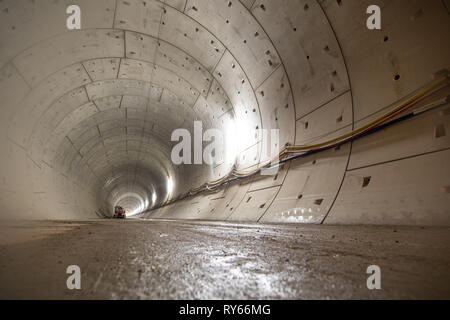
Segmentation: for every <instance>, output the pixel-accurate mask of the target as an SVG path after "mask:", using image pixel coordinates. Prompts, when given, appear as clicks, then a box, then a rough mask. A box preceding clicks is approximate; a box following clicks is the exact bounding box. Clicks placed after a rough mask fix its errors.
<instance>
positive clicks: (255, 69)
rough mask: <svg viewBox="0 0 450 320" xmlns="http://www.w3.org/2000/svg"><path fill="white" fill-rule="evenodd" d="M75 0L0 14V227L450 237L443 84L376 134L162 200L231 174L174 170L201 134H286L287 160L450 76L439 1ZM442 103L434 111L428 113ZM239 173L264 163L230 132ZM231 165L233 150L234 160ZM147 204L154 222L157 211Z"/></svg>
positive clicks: (256, 139)
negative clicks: (272, 226) (105, 219)
mask: <svg viewBox="0 0 450 320" xmlns="http://www.w3.org/2000/svg"><path fill="white" fill-rule="evenodd" d="M372 2H373V1H351V0H348V1H345V0H344V1H332V0H329V1H327V0H321V1H312V0H309V1H304V0H296V1H293V0H276V1H275V0H246V1H244V0H242V1H237V0H233V1H228V0H227V1H226V0H166V1H155V0H144V1H142V0H140V1H136V0H117V1H115V0H97V1H89V0H83V1H82V0H79V1H73V3H71V4H77V5H79V7H80V8H81V17H82V18H81V30H68V29H67V28H66V19H67V17H68V15H67V14H66V7H67V5H68V4H67V3H66V2H65V1H50V0H49V1H46V0H40V1H28V0H10V1H2V2H0V66H1V69H0V98H1V108H0V145H1V147H2V151H3V152H2V156H1V157H0V161H1V163H0V167H1V174H0V190H1V191H0V201H1V205H2V208H3V210H2V213H1V214H2V215H3V216H2V218H10V217H11V216H12V217H14V218H22V219H24V218H25V219H30V218H33V219H84V218H94V217H97V216H109V215H111V214H112V207H113V206H114V205H115V204H120V205H122V206H124V207H126V208H127V209H128V211H129V212H132V213H141V215H140V216H142V217H151V218H165V219H169V218H170V219H172V218H177V219H212V220H233V221H234V220H238V221H261V222H299V223H302V222H303V223H344V224H352V223H362V224H434V225H443V224H445V225H448V224H450V216H449V212H448V208H449V207H450V170H449V168H448V163H449V159H450V150H449V147H450V138H449V136H448V134H447V133H448V132H449V130H450V127H449V123H450V112H449V110H450V109H449V106H448V104H446V102H444V100H443V97H445V96H447V95H448V94H449V90H448V87H447V88H445V89H443V90H441V91H440V92H438V93H436V94H435V95H433V96H432V97H429V98H428V99H427V100H425V101H423V102H421V104H420V106H422V107H423V106H427V105H430V104H431V103H434V104H435V105H436V106H437V107H436V108H434V109H432V110H431V111H428V112H426V113H423V114H422V115H420V116H417V117H414V118H413V119H410V120H407V121H404V122H401V123H399V124H396V125H394V126H390V127H389V128H386V129H384V130H381V131H379V132H376V133H374V134H372V135H370V136H367V137H363V138H361V139H358V140H355V141H354V142H352V143H347V144H343V145H342V146H340V147H339V148H334V149H330V150H327V151H324V152H320V153H316V154H314V155H310V156H307V157H304V158H301V159H299V160H296V161H292V162H289V163H286V164H283V166H282V167H281V168H280V171H279V173H278V174H277V175H275V176H259V175H258V176H254V177H252V178H248V179H242V180H240V181H238V182H235V183H230V184H227V185H226V186H225V187H223V188H220V189H218V190H215V191H211V192H207V193H202V194H200V195H197V196H195V197H189V198H186V199H184V200H182V201H176V202H173V203H171V204H170V205H166V206H163V205H164V204H166V203H169V202H170V200H172V199H176V198H177V197H178V196H180V195H182V194H185V193H186V192H188V191H189V190H191V189H192V188H194V187H198V186H200V185H202V184H203V183H205V182H208V181H212V180H216V179H220V178H221V177H224V176H226V175H227V174H228V173H229V172H230V171H231V170H232V169H233V165H232V164H230V163H227V162H223V163H219V164H216V165H214V166H209V165H181V166H177V165H174V164H173V162H172V161H171V150H172V147H173V146H174V145H175V143H174V142H171V141H170V140H171V139H170V138H171V134H172V132H173V131H174V130H175V129H178V128H186V129H189V130H190V131H191V132H193V127H194V121H202V123H203V128H204V129H205V130H206V129H208V128H218V129H221V130H223V131H227V130H230V129H229V128H230V126H231V127H233V128H238V130H237V131H238V132H245V130H246V129H269V130H270V129H279V130H280V147H282V146H285V145H287V144H289V145H294V144H295V145H303V144H313V143H316V142H320V141H324V140H328V139H330V138H334V137H338V136H341V135H343V134H345V133H348V132H350V131H351V130H352V129H354V128H358V127H361V126H363V125H365V124H367V123H369V122H371V121H372V120H373V119H375V118H377V117H378V116H380V115H381V114H382V113H384V112H386V111H387V110H389V108H392V106H395V105H396V104H397V103H398V102H401V101H403V99H404V98H405V97H408V96H409V95H410V94H412V93H413V92H415V91H416V90H417V89H419V88H421V87H423V86H424V85H426V84H427V83H429V82H430V81H431V79H432V76H433V74H435V73H436V72H438V71H440V70H442V69H448V68H449V59H448V57H450V44H449V42H448V35H447V33H448V31H447V30H449V28H450V21H449V13H448V9H447V8H446V6H445V3H444V2H442V1H439V0H434V1H426V2H425V1H419V0H415V1H409V0H408V1H406V0H396V1H378V2H379V5H380V7H381V8H382V29H381V30H368V29H367V28H366V19H367V17H368V16H367V14H366V8H367V6H369V5H370V4H374V3H372ZM439 101H440V103H438V102H439ZM238 140H239V141H238V143H237V147H238V150H237V161H238V162H237V163H238V164H237V166H236V167H237V169H239V170H243V171H245V170H250V169H254V168H256V167H258V165H259V166H261V165H262V164H264V163H266V161H267V160H268V159H267V157H265V156H264V155H262V153H261V151H262V149H263V147H262V146H263V144H264V142H265V141H264V139H263V137H261V136H260V135H239V136H238ZM230 152H231V151H230ZM154 208H158V209H156V210H151V209H154Z"/></svg>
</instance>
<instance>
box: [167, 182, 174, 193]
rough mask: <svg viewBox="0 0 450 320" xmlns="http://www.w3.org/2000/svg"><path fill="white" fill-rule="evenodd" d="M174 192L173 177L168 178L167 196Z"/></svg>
mask: <svg viewBox="0 0 450 320" xmlns="http://www.w3.org/2000/svg"><path fill="white" fill-rule="evenodd" d="M172 192H173V180H172V178H171V177H169V178H168V179H167V196H168V197H170V196H171V195H172Z"/></svg>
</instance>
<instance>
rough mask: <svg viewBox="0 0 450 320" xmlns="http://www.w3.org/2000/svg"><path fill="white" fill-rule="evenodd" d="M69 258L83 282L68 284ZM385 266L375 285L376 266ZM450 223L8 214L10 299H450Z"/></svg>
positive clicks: (5, 272)
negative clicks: (371, 286)
mask: <svg viewBox="0 0 450 320" xmlns="http://www.w3.org/2000/svg"><path fill="white" fill-rule="evenodd" d="M69 265H77V266H79V267H80V269H81V290H69V289H67V286H66V280H67V278H68V277H69V276H70V275H69V274H67V273H66V268H67V267H68V266H69ZM370 265H378V266H379V267H380V269H381V287H382V288H381V290H368V289H367V285H366V281H367V278H368V277H369V274H367V273H366V271H367V267H368V266H370ZM449 286H450V229H449V228H428V227H426V228H421V227H368V226H365V227H361V226H308V225H258V224H238V223H218V222H201V221H191V222H187V221H162V220H132V219H128V220H124V221H122V220H95V221H94V220H93V221H73V222H71V221H65V222H62V221H41V222H21V223H17V222H16V223H3V224H2V225H1V226H0V298H1V299H17V298H18V299H30V298H31V299H436V298H438V299H442V298H446V299H449V298H450V287H449Z"/></svg>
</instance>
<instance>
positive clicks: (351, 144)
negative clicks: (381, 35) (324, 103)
mask: <svg viewBox="0 0 450 320" xmlns="http://www.w3.org/2000/svg"><path fill="white" fill-rule="evenodd" d="M317 5H318V6H319V8H320V9H321V10H322V12H323V15H324V17H325V19H327V21H328V25H329V26H330V29H331V31H332V32H333V35H334V38H335V39H336V43H337V45H338V47H339V51H340V52H341V57H342V61H343V63H344V66H345V71H346V73H347V81H348V87H349V92H350V98H351V101H352V131H353V130H354V129H355V102H354V98H353V90H352V82H351V80H350V74H349V72H348V66H347V61H346V59H345V56H344V51H343V50H342V45H341V42H340V41H339V39H338V37H337V34H336V30H334V27H333V25H332V23H331V20H330V18H329V17H328V15H327V13H326V11H325V10H324V8H323V7H322V4H321V3H320V2H319V1H317ZM352 151H353V141H350V150H349V152H348V157H347V164H346V165H345V169H344V172H343V174H342V180H341V183H340V185H339V188H338V190H337V192H336V195H335V197H334V200H333V201H332V203H331V205H330V209H329V210H328V212H327V213H326V214H325V216H324V217H323V219H322V221H321V222H320V224H324V222H325V220H326V219H327V218H328V216H329V215H330V213H331V211H332V210H333V207H334V204H335V203H336V201H337V199H338V197H339V194H340V193H341V189H342V186H343V185H344V181H345V177H346V175H347V170H348V166H349V165H350V159H351V156H352Z"/></svg>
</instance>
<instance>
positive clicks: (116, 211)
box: [113, 206, 127, 219]
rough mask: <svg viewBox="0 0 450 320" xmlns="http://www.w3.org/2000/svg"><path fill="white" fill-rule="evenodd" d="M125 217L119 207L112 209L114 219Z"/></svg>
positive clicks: (122, 209)
mask: <svg viewBox="0 0 450 320" xmlns="http://www.w3.org/2000/svg"><path fill="white" fill-rule="evenodd" d="M126 217H127V216H126V212H125V209H124V208H122V207H121V206H115V207H114V216H113V218H114V219H125V218H126Z"/></svg>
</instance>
